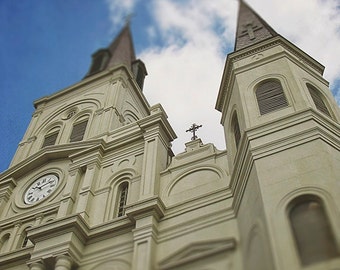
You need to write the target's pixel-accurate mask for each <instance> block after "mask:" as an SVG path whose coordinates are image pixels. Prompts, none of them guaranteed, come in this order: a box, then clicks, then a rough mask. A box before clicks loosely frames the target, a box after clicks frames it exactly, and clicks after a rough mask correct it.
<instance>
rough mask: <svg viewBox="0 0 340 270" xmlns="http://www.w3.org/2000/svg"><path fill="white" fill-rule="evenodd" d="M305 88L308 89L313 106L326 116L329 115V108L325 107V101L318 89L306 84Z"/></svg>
mask: <svg viewBox="0 0 340 270" xmlns="http://www.w3.org/2000/svg"><path fill="white" fill-rule="evenodd" d="M307 88H308V90H309V93H310V95H311V97H312V99H313V102H314V104H315V107H316V108H317V109H318V110H319V111H320V112H322V113H324V114H326V115H327V116H329V117H331V114H330V113H329V110H328V109H327V107H326V104H325V102H324V101H323V100H322V97H321V94H320V93H319V91H318V90H317V89H316V88H314V87H313V86H312V85H310V84H307Z"/></svg>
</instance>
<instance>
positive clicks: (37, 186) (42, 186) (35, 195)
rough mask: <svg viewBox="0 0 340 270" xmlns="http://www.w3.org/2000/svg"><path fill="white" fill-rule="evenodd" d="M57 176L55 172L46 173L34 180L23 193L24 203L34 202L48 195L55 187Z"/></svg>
mask: <svg viewBox="0 0 340 270" xmlns="http://www.w3.org/2000/svg"><path fill="white" fill-rule="evenodd" d="M58 182H59V178H58V176H57V175H55V174H46V175H44V176H42V177H39V178H38V179H37V180H35V181H34V182H33V183H32V184H31V185H30V186H29V187H28V189H27V190H26V192H25V194H24V202H25V204H35V203H37V202H39V201H41V200H43V199H45V198H47V197H48V196H50V195H51V194H52V193H53V192H54V191H55V190H56V188H57V186H58Z"/></svg>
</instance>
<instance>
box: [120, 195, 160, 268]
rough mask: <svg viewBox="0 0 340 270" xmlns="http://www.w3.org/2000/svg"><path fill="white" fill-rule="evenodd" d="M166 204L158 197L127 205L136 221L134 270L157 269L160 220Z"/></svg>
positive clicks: (128, 214) (128, 211)
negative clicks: (156, 258) (156, 257)
mask: <svg viewBox="0 0 340 270" xmlns="http://www.w3.org/2000/svg"><path fill="white" fill-rule="evenodd" d="M164 211H165V206H164V205H163V203H162V201H161V200H160V199H159V198H158V197H156V196H155V197H153V198H149V199H147V200H143V201H139V202H137V203H135V204H130V205H127V207H126V214H127V216H128V217H129V218H130V219H131V220H132V221H134V222H135V229H134V230H133V240H134V251H133V261H132V269H133V270H144V269H150V270H152V269H155V256H156V246H157V235H158V229H157V228H158V222H159V220H160V219H161V218H162V217H163V216H164Z"/></svg>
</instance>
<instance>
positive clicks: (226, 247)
mask: <svg viewBox="0 0 340 270" xmlns="http://www.w3.org/2000/svg"><path fill="white" fill-rule="evenodd" d="M235 248H236V240H235V239H234V238H229V239H223V240H215V241H214V240H211V241H202V242H194V243H191V244H189V245H187V246H185V247H183V248H181V249H179V250H178V251H177V252H175V253H174V254H172V255H170V256H169V257H168V258H166V259H164V260H163V261H161V262H160V263H159V269H160V270H168V269H176V268H177V267H180V266H182V267H183V266H184V265H186V264H189V263H192V262H196V261H197V260H200V259H204V258H206V257H211V256H213V255H216V254H219V253H221V252H231V251H233V250H234V249H235Z"/></svg>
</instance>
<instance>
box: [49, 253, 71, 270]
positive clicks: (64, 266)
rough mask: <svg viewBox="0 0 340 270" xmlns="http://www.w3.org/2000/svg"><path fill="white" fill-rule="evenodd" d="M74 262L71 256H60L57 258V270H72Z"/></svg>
mask: <svg viewBox="0 0 340 270" xmlns="http://www.w3.org/2000/svg"><path fill="white" fill-rule="evenodd" d="M72 264H73V260H72V258H71V257H70V256H67V255H60V256H58V257H57V258H56V264H55V268H54V269H55V270H71V268H72Z"/></svg>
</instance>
